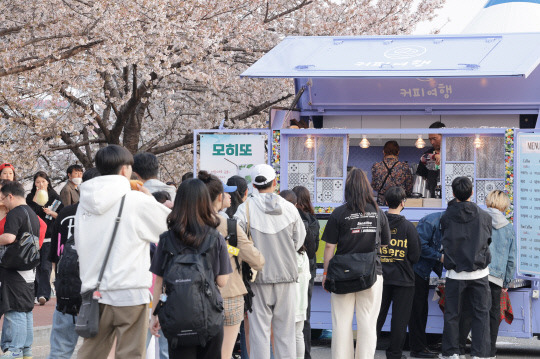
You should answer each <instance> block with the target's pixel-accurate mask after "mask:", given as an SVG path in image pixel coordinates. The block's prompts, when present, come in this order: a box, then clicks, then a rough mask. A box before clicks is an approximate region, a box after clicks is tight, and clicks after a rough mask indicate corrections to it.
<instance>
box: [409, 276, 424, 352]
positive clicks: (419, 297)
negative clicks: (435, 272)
mask: <svg viewBox="0 0 540 359" xmlns="http://www.w3.org/2000/svg"><path fill="white" fill-rule="evenodd" d="M428 296H429V281H427V280H425V279H424V278H422V277H420V276H419V275H418V274H416V273H415V274H414V296H413V303H412V307H411V317H410V319H409V346H410V348H411V352H423V351H425V350H426V349H427V337H426V325H427V318H428Z"/></svg>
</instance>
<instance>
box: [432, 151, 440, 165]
mask: <svg viewBox="0 0 540 359" xmlns="http://www.w3.org/2000/svg"><path fill="white" fill-rule="evenodd" d="M433 158H435V163H437V164H438V165H440V164H441V154H440V153H435V154H434V155H433Z"/></svg>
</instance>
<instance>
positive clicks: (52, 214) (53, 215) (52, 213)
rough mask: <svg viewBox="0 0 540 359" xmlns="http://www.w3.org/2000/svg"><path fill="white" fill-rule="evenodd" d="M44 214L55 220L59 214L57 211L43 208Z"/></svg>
mask: <svg viewBox="0 0 540 359" xmlns="http://www.w3.org/2000/svg"><path fill="white" fill-rule="evenodd" d="M43 212H45V214H48V215H49V216H51V217H53V218H56V217H58V213H56V212H55V211H53V210H52V209H50V208H47V207H43Z"/></svg>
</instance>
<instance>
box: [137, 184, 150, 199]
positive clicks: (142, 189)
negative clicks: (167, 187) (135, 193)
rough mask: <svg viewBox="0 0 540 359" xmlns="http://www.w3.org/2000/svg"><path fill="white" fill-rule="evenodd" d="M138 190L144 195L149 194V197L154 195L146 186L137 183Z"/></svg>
mask: <svg viewBox="0 0 540 359" xmlns="http://www.w3.org/2000/svg"><path fill="white" fill-rule="evenodd" d="M137 189H138V190H139V191H141V192H142V193H144V194H147V195H149V196H151V195H152V193H150V191H149V190H148V188H146V187H144V186H141V185H140V184H138V183H137Z"/></svg>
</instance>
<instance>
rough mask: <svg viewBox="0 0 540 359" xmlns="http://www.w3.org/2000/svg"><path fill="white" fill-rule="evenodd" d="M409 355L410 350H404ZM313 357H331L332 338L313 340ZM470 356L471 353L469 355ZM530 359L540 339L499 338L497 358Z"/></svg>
mask: <svg viewBox="0 0 540 359" xmlns="http://www.w3.org/2000/svg"><path fill="white" fill-rule="evenodd" d="M403 354H405V355H406V356H407V357H409V352H408V351H405V352H403ZM311 357H312V358H313V359H330V358H332V352H331V350H330V340H329V339H323V340H318V341H314V342H313V347H312V348H311ZM375 358H376V359H385V358H386V355H385V352H384V350H377V352H376V354H375ZM467 358H470V355H467ZM526 358H527V359H529V358H535V359H538V358H540V340H538V338H536V337H534V338H531V339H518V338H508V337H499V338H498V339H497V359H526Z"/></svg>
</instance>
